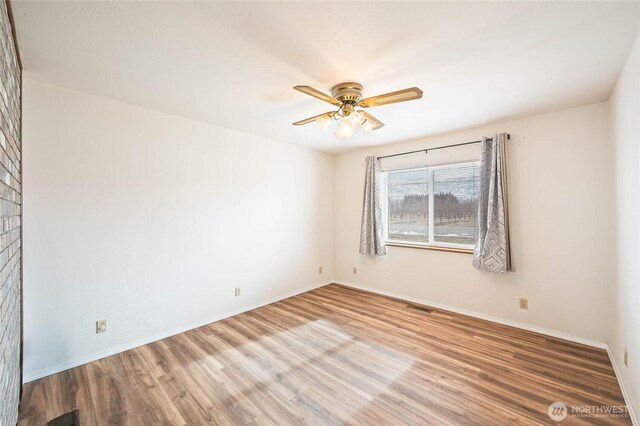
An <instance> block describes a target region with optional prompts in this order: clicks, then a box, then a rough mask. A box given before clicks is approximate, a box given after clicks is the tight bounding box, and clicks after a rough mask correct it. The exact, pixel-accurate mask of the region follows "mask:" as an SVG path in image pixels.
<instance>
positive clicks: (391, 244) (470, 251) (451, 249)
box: [385, 242, 473, 254]
mask: <svg viewBox="0 0 640 426" xmlns="http://www.w3.org/2000/svg"><path fill="white" fill-rule="evenodd" d="M385 246H387V247H405V248H414V249H422V250H436V251H448V252H451V253H466V254H473V249H466V248H456V247H442V246H424V245H420V244H409V243H395V242H388V243H385Z"/></svg>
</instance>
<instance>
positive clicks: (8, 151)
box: [0, 0, 22, 425]
mask: <svg viewBox="0 0 640 426" xmlns="http://www.w3.org/2000/svg"><path fill="white" fill-rule="evenodd" d="M0 44H1V46H0V425H15V424H16V421H17V419H18V403H19V397H20V321H21V320H20V317H21V315H20V284H21V262H20V259H21V250H20V245H21V241H22V240H21V228H20V227H21V203H22V199H21V193H22V188H21V182H20V171H21V168H20V160H21V159H20V151H21V140H20V119H21V116H20V110H21V105H20V89H21V88H20V67H19V65H18V59H17V55H16V50H15V46H14V44H13V36H12V32H11V23H10V21H9V16H8V14H7V5H6V3H5V1H4V0H0Z"/></svg>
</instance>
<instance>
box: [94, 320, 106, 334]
mask: <svg viewBox="0 0 640 426" xmlns="http://www.w3.org/2000/svg"><path fill="white" fill-rule="evenodd" d="M106 332H107V320H98V321H96V334H100V333H106Z"/></svg>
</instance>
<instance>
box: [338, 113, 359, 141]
mask: <svg viewBox="0 0 640 426" xmlns="http://www.w3.org/2000/svg"><path fill="white" fill-rule="evenodd" d="M356 130H358V124H357V123H355V122H354V121H353V120H351V119H350V118H349V117H345V118H343V119H342V120H341V121H340V125H339V126H338V131H337V132H336V136H337V137H339V138H340V139H345V138H350V137H351V136H353V135H354V134H355V133H356Z"/></svg>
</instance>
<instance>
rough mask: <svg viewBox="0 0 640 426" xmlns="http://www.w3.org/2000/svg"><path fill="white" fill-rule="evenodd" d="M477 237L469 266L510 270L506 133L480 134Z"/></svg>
mask: <svg viewBox="0 0 640 426" xmlns="http://www.w3.org/2000/svg"><path fill="white" fill-rule="evenodd" d="M480 149H481V157H480V158H481V159H480V198H479V200H478V238H477V240H476V245H475V248H474V253H473V266H475V267H476V268H478V269H480V270H483V271H488V272H496V273H505V272H509V271H513V265H512V263H511V244H510V241H509V199H508V193H509V191H508V189H509V186H508V181H507V134H506V133H500V134H498V135H496V136H495V137H494V138H493V139H489V138H486V137H483V138H482V143H481V147H480Z"/></svg>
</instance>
